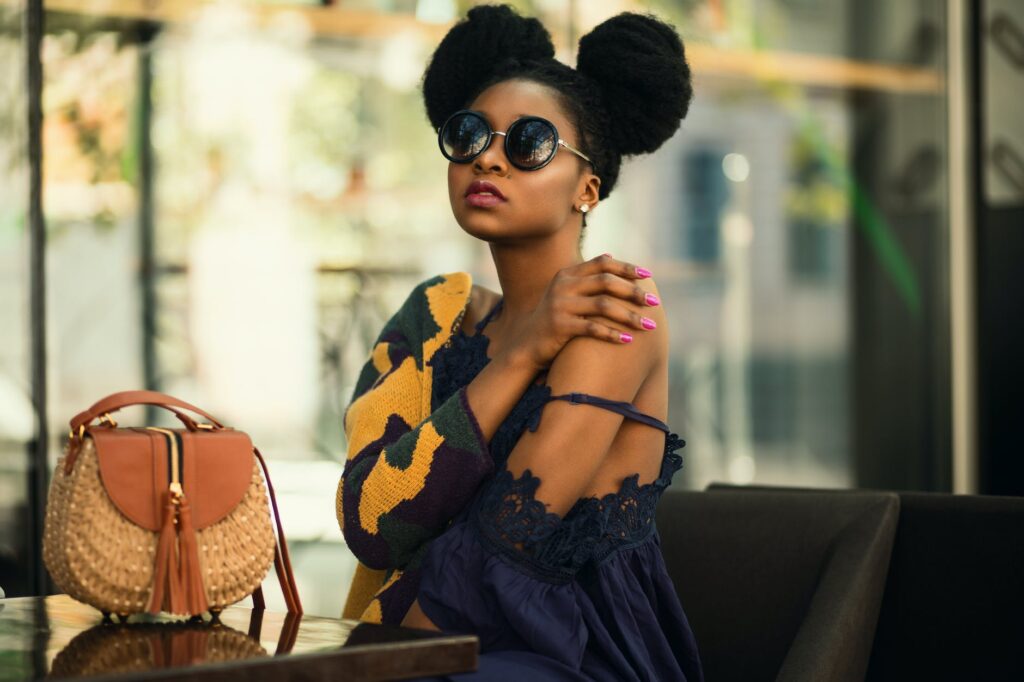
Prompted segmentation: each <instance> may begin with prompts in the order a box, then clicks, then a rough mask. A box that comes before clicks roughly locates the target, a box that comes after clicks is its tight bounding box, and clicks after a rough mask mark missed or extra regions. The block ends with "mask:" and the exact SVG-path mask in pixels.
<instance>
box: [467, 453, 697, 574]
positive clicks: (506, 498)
mask: <svg viewBox="0 0 1024 682" xmlns="http://www.w3.org/2000/svg"><path fill="white" fill-rule="evenodd" d="M683 444H684V441H683V440H682V439H681V438H679V437H678V436H677V435H676V434H674V433H669V434H666V437H665V455H664V457H663V458H662V464H661V471H660V473H659V475H658V477H657V478H656V479H655V480H654V481H651V482H650V483H645V484H643V485H639V480H640V475H639V474H633V475H631V476H628V477H626V478H625V479H624V480H623V481H622V484H621V485H620V487H619V490H618V491H617V492H614V493H609V494H607V495H603V496H601V497H593V496H592V497H583V498H580V499H579V500H577V501H576V503H575V504H574V505H573V506H572V508H571V509H570V510H569V511H568V512H567V513H566V515H565V517H564V518H563V517H560V516H558V515H557V514H554V513H551V512H549V511H547V508H546V506H545V505H544V503H543V502H542V501H540V500H538V499H536V497H535V493H536V491H537V488H538V486H539V485H540V482H541V479H540V478H538V477H537V476H534V475H533V473H532V472H531V471H530V470H529V469H527V470H525V471H523V473H522V474H521V475H520V476H519V477H513V476H512V473H511V472H510V471H508V470H507V469H502V470H501V471H499V472H498V473H497V474H495V476H494V478H493V479H492V480H491V481H490V482H488V483H487V484H486V486H485V488H484V489H483V491H482V492H481V494H480V495H479V496H478V497H477V500H476V501H475V503H474V509H473V513H472V518H473V520H474V522H475V524H476V527H477V529H478V531H479V534H480V538H481V541H482V543H483V544H484V546H485V547H486V548H487V549H488V550H490V551H491V552H494V553H495V554H498V555H500V556H502V557H504V558H505V559H506V560H508V561H509V562H511V563H513V564H516V565H518V566H519V567H521V569H522V570H524V571H525V572H526V573H527V574H528V575H531V576H532V577H534V578H536V579H538V580H544V581H547V582H554V583H565V582H568V581H570V580H572V579H573V577H574V576H575V575H576V573H578V572H579V570H580V569H581V568H583V566H585V565H586V564H588V563H595V564H596V563H600V562H601V561H603V560H604V559H606V558H608V557H609V556H611V555H612V554H614V553H615V552H618V551H621V550H624V549H627V548H629V547H633V546H636V545H638V544H640V543H642V542H644V541H646V540H647V539H648V538H650V536H651V535H652V534H653V533H654V514H655V509H656V507H657V503H658V500H659V499H660V498H661V495H662V493H663V492H664V490H665V489H666V488H667V487H668V486H669V484H671V482H672V477H673V476H674V475H675V473H676V472H677V471H678V470H679V469H681V468H682V466H683V460H682V457H681V456H680V455H678V454H677V453H676V452H675V450H677V449H679V448H680V447H682V445H683Z"/></svg>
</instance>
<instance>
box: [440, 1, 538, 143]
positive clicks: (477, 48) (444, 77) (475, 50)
mask: <svg viewBox="0 0 1024 682" xmlns="http://www.w3.org/2000/svg"><path fill="white" fill-rule="evenodd" d="M554 56H555V46H554V45H553V44H552V43H551V35H550V34H549V33H548V31H547V29H546V28H544V26H543V25H542V24H541V23H540V21H538V20H537V19H533V18H526V17H522V16H520V15H519V14H517V13H516V11H515V10H514V9H512V8H511V7H509V6H508V5H479V6H476V7H473V8H472V9H470V10H469V12H468V13H467V14H466V18H465V19H463V20H462V21H460V22H459V23H457V24H456V25H455V26H453V27H452V28H451V30H450V31H448V33H447V34H446V35H445V37H444V39H443V40H441V43H440V44H439V45H438V46H437V49H436V50H434V54H433V56H432V57H431V59H430V64H429V65H428V66H427V69H426V71H425V72H424V74H423V99H424V102H425V104H426V107H427V117H428V118H429V119H430V123H431V125H433V126H434V130H439V129H440V128H441V125H442V124H444V122H445V119H447V118H448V116H450V115H451V114H452V112H454V111H456V110H458V109H460V108H462V107H463V106H465V104H466V102H467V101H469V100H470V98H471V97H473V96H474V95H476V94H477V90H478V89H479V88H480V86H481V85H482V84H483V83H485V82H486V81H487V79H488V77H489V76H490V75H491V74H493V73H494V72H495V71H496V69H497V67H498V66H499V65H500V64H502V63H504V62H507V61H509V60H537V59H546V58H548V59H550V58H554Z"/></svg>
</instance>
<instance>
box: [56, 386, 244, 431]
mask: <svg viewBox="0 0 1024 682" xmlns="http://www.w3.org/2000/svg"><path fill="white" fill-rule="evenodd" d="M132 405H154V406H156V407H162V408H164V409H165V410H170V411H171V412H173V413H174V414H175V415H177V417H178V418H179V419H181V420H182V422H184V424H185V426H186V427H189V428H190V430H195V429H193V428H192V427H196V428H201V427H199V425H198V424H196V423H195V421H193V420H192V419H191V418H189V417H187V416H186V415H184V414H183V413H182V412H180V411H179V410H175V409H174V408H175V407H178V408H181V409H184V410H188V411H189V412H194V413H196V414H198V415H200V416H202V417H203V418H205V419H206V420H207V421H209V422H210V424H211V425H213V426H214V427H215V428H218V429H222V428H224V425H223V424H221V423H220V422H219V421H217V420H216V419H214V418H213V417H212V416H211V415H210V414H209V413H207V412H204V411H203V410H201V409H199V408H198V407H196V406H195V405H192V404H190V403H186V402H185V401H184V400H178V399H177V398H174V397H172V396H169V395H167V394H166V393H159V392H157V391H121V392H120V393H112V394H111V395H108V396H107V397H106V398H103V399H101V400H98V401H97V402H95V403H94V404H93V406H92V407H90V408H89V409H87V410H85V411H84V412H79V413H78V414H76V415H75V416H74V418H72V419H71V438H73V439H80V438H81V437H82V435H83V434H84V430H85V427H86V426H87V425H88V424H89V422H91V421H92V420H94V419H96V418H97V417H106V418H107V419H109V416H110V413H111V412H117V411H118V410H120V409H121V408H124V407H129V406H132Z"/></svg>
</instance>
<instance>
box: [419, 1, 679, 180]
mask: <svg viewBox="0 0 1024 682" xmlns="http://www.w3.org/2000/svg"><path fill="white" fill-rule="evenodd" d="M510 79H525V80H530V81H534V82H537V83H540V84H542V85H546V86H549V87H550V88H552V89H553V90H554V91H555V92H557V93H558V95H559V97H560V101H561V104H562V106H563V109H564V110H565V112H566V114H567V116H568V118H569V120H570V121H572V122H573V124H574V125H575V127H576V135H577V139H578V141H579V146H580V148H581V149H582V151H583V152H584V153H585V154H587V156H589V157H590V158H591V159H593V160H594V165H595V167H596V170H595V174H596V175H597V176H598V177H599V178H601V189H600V192H599V198H601V199H604V198H605V197H607V196H608V194H609V193H610V192H611V191H612V189H613V188H614V187H615V182H616V180H618V177H619V168H620V166H621V165H622V157H623V156H632V155H635V154H644V153H649V152H653V151H654V150H655V149H657V148H658V147H660V146H661V145H662V143H664V142H665V140H667V139H668V138H670V137H671V136H672V135H673V134H674V133H675V131H676V130H677V129H678V128H679V125H680V123H681V122H682V120H683V118H685V117H686V113H687V111H688V109H689V106H690V100H691V99H692V97H693V88H692V85H691V82H690V67H689V64H687V62H686V55H685V52H684V49H683V43H682V40H681V39H680V38H679V35H678V34H677V33H676V30H675V29H674V28H673V27H672V26H671V25H670V24H667V23H665V22H663V21H661V20H660V19H658V18H657V17H655V16H653V15H650V14H637V13H633V12H623V13H622V14H618V15H616V16H614V17H612V18H610V19H608V20H606V21H604V22H603V23H601V24H599V25H597V26H596V27H594V29H593V30H592V31H590V32H589V33H587V34H586V35H584V36H583V37H582V38H580V41H579V52H578V54H577V59H576V68H575V69H573V68H572V67H570V66H567V65H565V64H563V63H562V62H559V61H558V60H556V59H555V48H554V45H552V43H551V36H550V34H549V33H548V31H547V29H545V28H544V26H543V25H542V24H541V23H540V22H539V21H538V20H537V19H534V18H526V17H522V16H520V15H519V14H517V13H516V11H515V10H514V9H513V8H511V7H509V6H508V5H478V6H476V7H473V8H472V9H470V10H469V12H467V14H466V18H465V19H463V20H462V21H460V22H459V23H457V24H455V26H453V27H452V28H451V30H450V31H448V33H447V35H445V37H444V38H443V39H442V40H441V43H440V45H438V47H437V49H436V50H435V51H434V54H433V56H432V57H431V60H430V63H429V64H428V65H427V69H426V71H425V72H424V75H423V100H424V103H425V104H426V109H427V117H428V118H429V119H430V123H431V125H432V126H433V127H434V130H435V131H438V130H440V128H441V126H442V125H443V124H444V121H445V120H446V119H447V118H448V116H450V115H451V114H452V113H453V112H455V111H457V110H458V109H462V108H465V107H467V106H468V105H469V103H470V102H472V101H473V100H474V99H475V98H476V97H477V95H479V94H480V93H481V92H483V91H484V90H486V89H487V88H488V87H490V86H491V85H494V84H496V83H500V82H502V81H505V80H510Z"/></svg>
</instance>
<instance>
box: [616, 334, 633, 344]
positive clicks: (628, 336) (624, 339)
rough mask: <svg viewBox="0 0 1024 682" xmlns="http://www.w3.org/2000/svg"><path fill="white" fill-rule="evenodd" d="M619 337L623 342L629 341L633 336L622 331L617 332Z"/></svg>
mask: <svg viewBox="0 0 1024 682" xmlns="http://www.w3.org/2000/svg"><path fill="white" fill-rule="evenodd" d="M619 339H621V340H622V342H623V343H629V342H630V341H632V340H633V337H632V336H631V335H629V334H624V333H622V334H619Z"/></svg>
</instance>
